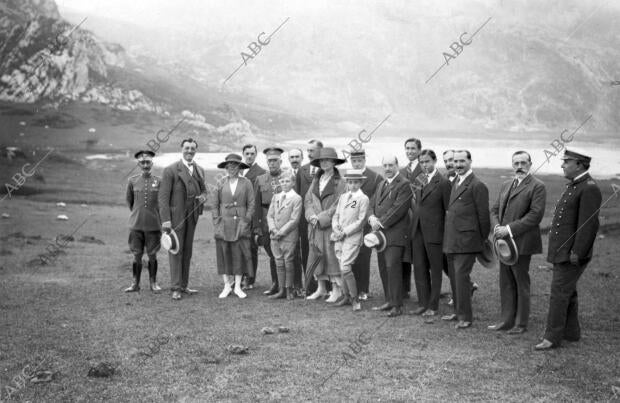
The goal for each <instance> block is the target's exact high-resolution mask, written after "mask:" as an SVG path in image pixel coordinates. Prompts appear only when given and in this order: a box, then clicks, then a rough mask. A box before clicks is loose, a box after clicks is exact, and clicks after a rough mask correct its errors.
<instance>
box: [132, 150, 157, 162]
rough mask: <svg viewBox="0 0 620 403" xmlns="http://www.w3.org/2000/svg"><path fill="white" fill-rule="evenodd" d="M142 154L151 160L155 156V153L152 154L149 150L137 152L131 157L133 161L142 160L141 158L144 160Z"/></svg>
mask: <svg viewBox="0 0 620 403" xmlns="http://www.w3.org/2000/svg"><path fill="white" fill-rule="evenodd" d="M144 154H146V155H148V156H149V157H151V158H153V157H154V156H155V153H154V152H153V151H151V150H140V151H138V152H137V153H135V154H134V155H133V157H134V158H135V159H140V160H141V159H143V158H144V157H143V156H144Z"/></svg>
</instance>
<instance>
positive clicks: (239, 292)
mask: <svg viewBox="0 0 620 403" xmlns="http://www.w3.org/2000/svg"><path fill="white" fill-rule="evenodd" d="M233 292H234V293H235V295H236V296H237V297H239V298H241V299H243V298H245V297H247V296H248V294H246V293H244V292H243V290H242V289H241V287H240V286H236V287H235V289H234V290H233Z"/></svg>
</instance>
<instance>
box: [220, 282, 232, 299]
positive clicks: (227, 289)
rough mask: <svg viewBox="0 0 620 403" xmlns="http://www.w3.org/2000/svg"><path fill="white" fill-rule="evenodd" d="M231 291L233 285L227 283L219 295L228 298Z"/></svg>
mask: <svg viewBox="0 0 620 403" xmlns="http://www.w3.org/2000/svg"><path fill="white" fill-rule="evenodd" d="M231 292H232V287H231V286H230V285H229V284H226V285H225V286H224V289H223V290H222V292H221V293H220V295H219V296H218V298H226V297H228V296H229V295H230V293H231Z"/></svg>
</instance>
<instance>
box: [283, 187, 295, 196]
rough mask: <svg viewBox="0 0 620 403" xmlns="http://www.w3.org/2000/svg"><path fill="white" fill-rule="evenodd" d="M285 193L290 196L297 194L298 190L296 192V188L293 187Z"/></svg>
mask: <svg viewBox="0 0 620 403" xmlns="http://www.w3.org/2000/svg"><path fill="white" fill-rule="evenodd" d="M284 194H285V195H286V197H289V196H293V195H294V194H297V192H295V189H293V188H291V190H289V191H288V192H286V193H284Z"/></svg>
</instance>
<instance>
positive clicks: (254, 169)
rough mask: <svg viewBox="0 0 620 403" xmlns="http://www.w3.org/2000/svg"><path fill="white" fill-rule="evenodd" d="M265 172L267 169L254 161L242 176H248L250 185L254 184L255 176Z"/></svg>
mask: <svg viewBox="0 0 620 403" xmlns="http://www.w3.org/2000/svg"><path fill="white" fill-rule="evenodd" d="M266 172H267V170H265V169H263V168H262V167H261V166H260V165H258V164H257V163H256V162H255V163H254V164H252V166H251V167H250V168H249V169H248V171H247V172H246V173H245V175H244V177H245V178H248V179H249V180H250V182H252V186H254V184H255V183H256V178H258V177H259V176H260V175H262V174H264V173H266Z"/></svg>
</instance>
